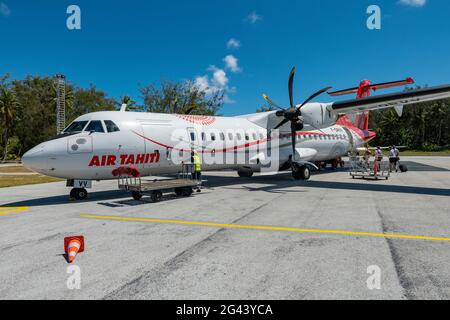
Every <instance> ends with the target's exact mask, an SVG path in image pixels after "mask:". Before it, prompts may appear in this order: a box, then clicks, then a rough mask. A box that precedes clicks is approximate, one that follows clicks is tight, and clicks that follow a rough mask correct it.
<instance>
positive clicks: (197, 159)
mask: <svg viewBox="0 0 450 320" xmlns="http://www.w3.org/2000/svg"><path fill="white" fill-rule="evenodd" d="M192 159H193V160H194V170H195V171H197V172H198V171H202V166H201V163H200V157H199V156H198V154H194V155H193V156H192Z"/></svg>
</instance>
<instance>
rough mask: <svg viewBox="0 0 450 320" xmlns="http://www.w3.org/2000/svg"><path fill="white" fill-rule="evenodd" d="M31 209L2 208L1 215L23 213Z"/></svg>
mask: <svg viewBox="0 0 450 320" xmlns="http://www.w3.org/2000/svg"><path fill="white" fill-rule="evenodd" d="M28 209H30V207H0V215H6V214H10V213H16V212H22V211H26V210H28Z"/></svg>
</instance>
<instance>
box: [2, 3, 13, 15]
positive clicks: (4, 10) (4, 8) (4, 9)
mask: <svg viewBox="0 0 450 320" xmlns="http://www.w3.org/2000/svg"><path fill="white" fill-rule="evenodd" d="M10 14H11V10H10V9H9V8H8V6H7V5H6V4H5V3H3V2H0V15H2V16H4V17H8V16H9V15H10Z"/></svg>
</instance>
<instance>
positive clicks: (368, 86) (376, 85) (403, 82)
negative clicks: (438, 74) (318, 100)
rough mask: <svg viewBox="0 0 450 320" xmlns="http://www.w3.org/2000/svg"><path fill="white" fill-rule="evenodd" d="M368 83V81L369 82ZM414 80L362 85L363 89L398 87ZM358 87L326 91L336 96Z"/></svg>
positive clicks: (351, 92)
mask: <svg viewBox="0 0 450 320" xmlns="http://www.w3.org/2000/svg"><path fill="white" fill-rule="evenodd" d="M369 83H370V82H369ZM413 83H414V80H413V79H412V78H406V79H405V80H399V81H391V82H383V83H376V84H370V85H367V86H364V87H365V89H367V90H368V89H371V90H374V91H376V90H380V89H387V88H393V87H399V86H405V85H408V84H413ZM358 90H359V87H354V88H349V89H344V90H339V91H334V92H328V94H329V95H330V96H333V97H337V96H343V95H347V94H355V93H358Z"/></svg>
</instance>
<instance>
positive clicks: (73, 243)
mask: <svg viewBox="0 0 450 320" xmlns="http://www.w3.org/2000/svg"><path fill="white" fill-rule="evenodd" d="M64 251H65V252H66V255H67V259H68V260H69V263H72V262H73V260H75V256H76V255H77V253H80V252H83V251H84V237H83V236H73V237H65V238H64Z"/></svg>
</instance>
